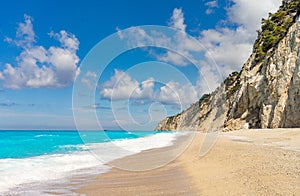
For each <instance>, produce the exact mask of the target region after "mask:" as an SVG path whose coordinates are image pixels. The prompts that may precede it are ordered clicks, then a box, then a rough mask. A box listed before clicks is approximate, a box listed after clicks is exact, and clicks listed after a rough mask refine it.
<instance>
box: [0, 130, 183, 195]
mask: <svg viewBox="0 0 300 196" xmlns="http://www.w3.org/2000/svg"><path fill="white" fill-rule="evenodd" d="M179 135H180V134H179V133H174V132H173V133H171V132H154V131H132V132H127V131H121V130H118V131H81V132H80V133H79V132H77V131H18V130H14V131H0V146H1V150H0V176H1V180H0V195H45V194H46V195H49V193H50V192H53V195H57V193H61V194H64V195H73V193H70V192H69V191H70V190H71V189H68V188H65V187H67V186H68V185H69V184H70V183H69V181H68V179H70V178H72V176H83V177H84V179H85V178H86V177H88V178H89V176H95V175H98V174H101V173H105V172H107V171H109V170H110V169H111V167H110V166H108V165H106V163H108V162H109V161H112V160H115V159H118V158H122V157H125V156H129V155H133V154H136V153H139V152H141V151H143V150H148V149H152V148H161V147H165V146H170V145H172V144H173V141H174V140H175V139H176V137H177V136H179ZM93 152H97V153H100V154H98V155H97V156H95V154H94V153H93ZM58 191H63V192H64V191H67V192H68V194H65V193H63V192H58ZM50 195H51V194H50Z"/></svg>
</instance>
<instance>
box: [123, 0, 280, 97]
mask: <svg viewBox="0 0 300 196" xmlns="http://www.w3.org/2000/svg"><path fill="white" fill-rule="evenodd" d="M280 3H281V0H265V1H264V2H261V1H260V0H253V1H247V0H230V1H229V2H228V5H229V7H226V8H225V9H226V15H227V19H226V20H222V21H220V22H219V23H218V24H217V25H216V27H215V28H213V29H203V30H202V31H200V33H199V35H198V37H197V38H196V40H197V41H195V39H192V38H191V37H190V36H188V33H187V30H186V29H187V25H186V24H185V18H184V13H183V10H182V9H181V8H175V9H174V10H173V14H172V17H171V18H170V21H169V22H168V25H169V26H170V27H173V28H176V29H178V30H179V31H178V33H175V34H174V36H172V37H168V36H166V35H161V34H159V33H157V32H156V33H153V32H146V31H145V30H143V29H141V28H139V27H136V28H133V29H131V31H130V33H127V34H124V33H123V32H121V31H120V30H119V29H118V33H119V35H121V36H122V39H128V40H130V41H131V42H135V43H138V45H143V44H147V43H151V44H153V45H157V46H158V47H164V48H169V49H171V50H169V51H167V52H165V53H159V54H155V52H153V51H151V54H152V55H154V56H155V57H156V59H157V60H160V61H164V62H167V63H171V64H173V65H177V66H187V65H189V64H190V63H189V62H196V63H197V64H198V65H201V66H200V67H199V78H198V81H197V82H196V84H195V86H186V85H183V84H181V85H180V84H176V83H174V82H170V83H169V84H168V85H166V86H164V87H162V88H161V89H160V92H159V93H158V94H157V93H154V94H155V95H156V97H155V98H153V100H154V99H156V100H160V101H162V102H168V103H171V102H172V103H174V102H175V103H176V101H175V99H176V96H177V97H184V96H181V93H180V92H181V91H182V92H184V93H187V91H188V92H189V93H190V92H191V91H192V89H196V92H197V94H196V95H195V96H194V95H193V96H191V97H190V99H191V100H193V101H196V100H197V99H198V97H199V96H201V95H202V94H203V93H209V92H211V91H213V90H214V89H215V88H216V87H217V86H218V85H219V84H220V83H221V82H222V81H223V80H224V78H225V77H226V76H227V75H229V74H230V73H231V72H232V71H237V70H240V69H241V67H242V65H243V63H244V62H245V61H246V60H247V58H248V57H249V55H250V54H251V51H252V45H253V43H254V40H255V39H256V37H257V33H256V30H258V29H259V27H260V23H261V18H263V17H267V16H268V13H269V12H274V11H276V9H277V8H278V7H279V5H280ZM205 5H206V6H207V7H208V9H215V8H218V7H219V5H218V2H217V1H216V0H212V1H209V2H207V3H206V4H205ZM258 5H259V6H258ZM209 12H210V13H211V11H209ZM175 51H176V52H175ZM201 52H202V53H203V56H204V58H202V57H201V58H200V59H199V58H197V57H195V55H194V54H199V53H201ZM179 54H180V55H179ZM200 56H201V55H200ZM131 83H132V84H131V85H132V88H134V89H136V88H138V86H139V83H138V82H136V81H135V83H134V82H133V81H131ZM129 86H130V85H129ZM168 86H169V88H168ZM171 89H176V91H174V92H176V93H172V90H171ZM185 90H187V91H185ZM191 100H187V101H184V102H190V101H191ZM193 101H192V102H193Z"/></svg>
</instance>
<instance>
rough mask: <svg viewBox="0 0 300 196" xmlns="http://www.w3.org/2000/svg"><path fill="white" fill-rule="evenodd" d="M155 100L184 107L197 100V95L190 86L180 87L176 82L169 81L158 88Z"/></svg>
mask: <svg viewBox="0 0 300 196" xmlns="http://www.w3.org/2000/svg"><path fill="white" fill-rule="evenodd" d="M187 95H188V96H187ZM155 100H156V101H158V102H162V103H165V104H176V105H181V106H183V107H184V106H187V105H189V104H191V103H193V102H195V100H197V93H196V90H195V88H194V86H192V85H191V84H186V85H181V84H179V83H178V82H174V81H170V82H168V83H167V84H165V85H164V86H162V87H161V88H160V92H159V93H158V96H157V97H156V98H155Z"/></svg>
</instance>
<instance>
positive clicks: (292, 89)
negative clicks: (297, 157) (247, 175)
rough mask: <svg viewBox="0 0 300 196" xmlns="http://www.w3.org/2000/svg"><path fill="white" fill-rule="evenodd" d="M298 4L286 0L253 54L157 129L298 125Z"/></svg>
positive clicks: (265, 26)
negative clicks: (239, 68)
mask: <svg viewBox="0 0 300 196" xmlns="http://www.w3.org/2000/svg"><path fill="white" fill-rule="evenodd" d="M299 8H300V1H299V0H292V1H285V2H284V4H283V5H282V6H281V7H280V9H279V10H278V12H276V13H275V14H270V16H269V18H268V19H266V20H264V19H263V21H262V30H261V31H260V32H258V38H257V40H256V42H255V44H254V47H253V53H252V54H251V56H250V57H249V59H248V60H247V62H246V63H245V64H244V65H243V68H242V70H241V71H240V72H239V73H238V72H234V73H232V74H231V75H230V76H229V77H228V78H227V79H226V80H225V81H224V82H223V83H222V84H221V85H220V86H219V87H218V88H217V89H216V90H215V91H214V92H213V93H211V94H209V95H204V96H203V97H202V98H201V99H200V100H199V101H197V102H196V103H194V104H192V105H191V106H190V107H189V108H188V109H186V110H184V111H183V112H181V113H180V114H177V115H175V116H171V117H167V118H165V119H163V120H162V121H161V122H160V123H159V124H158V126H157V127H156V129H157V130H197V131H205V132H206V131H214V130H219V129H222V130H223V131H230V130H237V129H242V128H244V129H245V128H246V129H247V128H249V129H251V128H281V127H300V70H299V66H300V19H299Z"/></svg>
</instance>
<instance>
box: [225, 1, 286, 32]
mask: <svg viewBox="0 0 300 196" xmlns="http://www.w3.org/2000/svg"><path fill="white" fill-rule="evenodd" d="M232 2H233V3H234V4H233V5H232V6H231V7H230V8H229V9H228V11H227V14H228V17H229V20H230V21H231V22H233V23H236V24H239V25H242V26H243V27H245V28H246V29H248V30H249V31H251V32H253V33H254V32H255V31H256V30H259V29H260V22H261V19H262V18H266V17H268V13H269V12H275V11H276V10H277V9H278V8H279V6H280V5H281V2H282V0H264V1H261V0H252V1H248V0H232Z"/></svg>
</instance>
